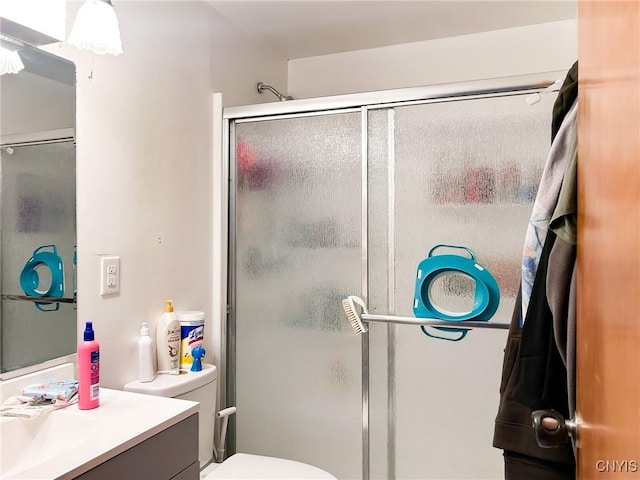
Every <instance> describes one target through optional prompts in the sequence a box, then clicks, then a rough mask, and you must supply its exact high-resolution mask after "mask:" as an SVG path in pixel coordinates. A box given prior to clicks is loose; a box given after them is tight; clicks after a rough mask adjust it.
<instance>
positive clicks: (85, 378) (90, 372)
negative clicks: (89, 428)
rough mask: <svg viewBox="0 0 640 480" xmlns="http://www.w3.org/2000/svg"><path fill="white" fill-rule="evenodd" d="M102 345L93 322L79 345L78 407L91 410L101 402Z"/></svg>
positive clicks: (87, 326)
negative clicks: (99, 342) (95, 332)
mask: <svg viewBox="0 0 640 480" xmlns="http://www.w3.org/2000/svg"><path fill="white" fill-rule="evenodd" d="M99 395H100V345H98V342H96V340H95V337H94V333H93V324H92V322H87V325H86V327H85V329H84V341H82V342H80V344H79V345H78V408H79V409H80V410H90V409H92V408H96V407H97V406H98V405H99V404H100V399H99Z"/></svg>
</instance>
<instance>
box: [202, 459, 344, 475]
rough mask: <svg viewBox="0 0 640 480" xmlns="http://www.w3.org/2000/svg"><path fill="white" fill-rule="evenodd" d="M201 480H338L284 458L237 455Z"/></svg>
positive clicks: (306, 465)
mask: <svg viewBox="0 0 640 480" xmlns="http://www.w3.org/2000/svg"><path fill="white" fill-rule="evenodd" d="M202 473H203V474H202V475H201V476H200V480H242V479H244V480H249V479H251V480H256V479H260V480H270V479H278V480H303V479H304V480H336V477H334V476H333V475H331V474H330V473H328V472H325V471H324V470H320V469H319V468H316V467H313V466H311V465H308V464H306V463H300V462H294V461H293V460H285V459H283V458H275V457H265V456H262V455H249V454H246V453H236V454H235V455H231V456H230V457H229V458H227V459H226V460H225V461H224V462H222V463H221V464H219V465H218V466H216V467H215V468H214V469H212V470H207V469H205V470H203V472H202Z"/></svg>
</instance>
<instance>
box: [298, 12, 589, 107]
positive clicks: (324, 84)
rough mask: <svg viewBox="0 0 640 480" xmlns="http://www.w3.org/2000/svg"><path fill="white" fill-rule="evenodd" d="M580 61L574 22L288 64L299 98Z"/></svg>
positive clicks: (507, 73)
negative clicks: (578, 59)
mask: <svg viewBox="0 0 640 480" xmlns="http://www.w3.org/2000/svg"><path fill="white" fill-rule="evenodd" d="M577 58H578V27H577V22H576V21H575V20H564V21H558V22H550V23H543V24H539V25H530V26H526V27H517V28H509V29H504V30H495V31H491V32H484V33H477V34H472V35H462V36H458V37H449V38H442V39H438V40H430V41H425V42H415V43H406V44H403V45H394V46H389V47H382V48H373V49H369V50H358V51H352V52H345V53H337V54H333V55H323V56H318V57H310V58H301V59H295V60H290V61H289V77H288V92H289V94H290V95H293V96H294V97H295V98H311V97H322V96H326V95H338V94H343V93H357V92H368V91H374V90H386V89H391V88H404V87H413V86H418V85H433V84H438V83H448V82H460V81H465V80H478V79H483V78H495V77H506V76H511V75H524V74H528V73H539V72H548V71H554V70H568V69H569V68H570V67H571V65H572V64H573V62H574V61H575V60H577Z"/></svg>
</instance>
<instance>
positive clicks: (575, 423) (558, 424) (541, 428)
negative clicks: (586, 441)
mask: <svg viewBox="0 0 640 480" xmlns="http://www.w3.org/2000/svg"><path fill="white" fill-rule="evenodd" d="M531 423H532V425H533V431H534V432H535V434H536V441H537V442H538V445H540V446H541V447H542V448H557V447H561V446H563V445H565V444H566V443H567V442H568V441H569V437H571V438H572V439H573V442H574V444H575V445H576V447H577V446H578V431H579V425H580V421H579V417H578V415H577V413H576V414H574V416H573V418H570V419H569V420H566V419H565V418H564V417H563V416H562V414H561V413H560V412H557V411H556V410H535V411H534V412H532V413H531Z"/></svg>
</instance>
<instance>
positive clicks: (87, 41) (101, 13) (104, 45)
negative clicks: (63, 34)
mask: <svg viewBox="0 0 640 480" xmlns="http://www.w3.org/2000/svg"><path fill="white" fill-rule="evenodd" d="M67 42H68V43H69V44H70V45H73V46H74V47H77V48H79V49H82V50H90V51H92V52H93V53H98V54H100V55H104V54H110V55H120V54H121V53H122V42H121V40H120V28H119V27H118V17H116V12H115V10H114V9H113V7H112V6H111V5H109V4H108V3H105V2H103V1H101V0H86V1H85V2H84V3H83V4H82V6H81V7H80V9H79V10H78V15H77V16H76V21H75V22H74V24H73V27H72V28H71V33H70V34H69V39H68V40H67Z"/></svg>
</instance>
